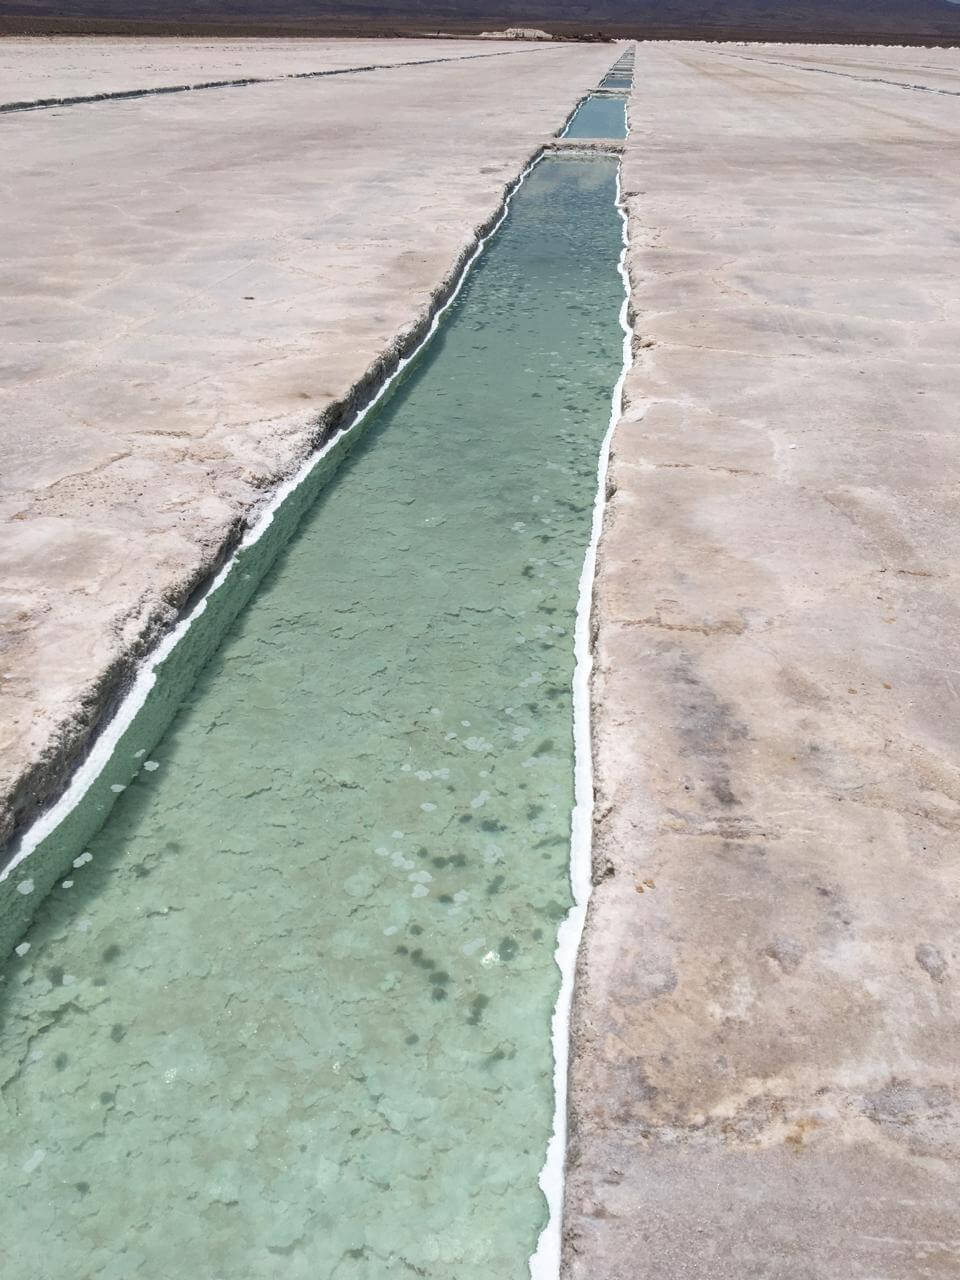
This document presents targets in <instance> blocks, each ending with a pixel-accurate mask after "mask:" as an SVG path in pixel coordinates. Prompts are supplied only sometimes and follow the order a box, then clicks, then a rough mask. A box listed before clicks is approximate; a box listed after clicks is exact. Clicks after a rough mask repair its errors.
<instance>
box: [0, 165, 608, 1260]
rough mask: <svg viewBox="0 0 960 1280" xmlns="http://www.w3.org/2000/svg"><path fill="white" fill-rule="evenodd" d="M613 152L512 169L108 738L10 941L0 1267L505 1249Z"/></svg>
mask: <svg viewBox="0 0 960 1280" xmlns="http://www.w3.org/2000/svg"><path fill="white" fill-rule="evenodd" d="M615 174H616V168H615V162H614V160H613V159H611V158H609V157H597V158H591V159H575V158H560V157H558V158H551V159H548V160H545V161H544V162H543V163H541V164H540V165H539V166H538V167H537V168H536V169H535V170H534V171H533V173H532V174H531V175H530V176H529V178H528V179H527V181H526V183H525V184H524V185H523V186H522V187H521V189H520V191H519V193H518V194H517V196H516V198H515V202H514V205H513V208H512V211H511V214H510V216H509V218H508V219H507V221H506V223H505V224H504V226H503V227H502V229H501V230H500V232H499V233H498V235H497V236H496V238H495V239H494V240H493V241H492V242H491V243H490V245H489V246H488V249H487V251H486V253H485V254H484V256H483V257H482V258H481V259H480V261H479V263H478V264H477V266H476V267H475V269H474V271H473V273H472V274H471V276H470V277H469V279H468V282H467V284H466V286H465V288H464V289H463V291H462V293H461V294H460V296H459V298H458V299H457V300H456V302H455V303H454V305H453V307H452V309H451V313H450V314H449V316H448V318H447V320H446V321H445V323H444V325H443V328H442V330H441V332H440V334H439V335H438V337H437V338H436V339H435V341H434V342H433V344H432V345H431V347H430V348H429V349H428V352H427V354H426V355H425V357H424V358H423V359H422V361H421V362H420V363H419V365H417V366H416V367H415V369H414V370H412V371H411V372H410V373H409V374H408V376H407V378H406V380H405V382H404V383H403V384H402V385H401V386H400V388H399V390H398V391H397V392H396V394H395V395H394V396H393V397H392V399H390V400H389V401H388V402H387V403H386V404H385V405H384V407H383V408H382V409H381V410H380V412H379V413H378V414H377V416H376V418H375V419H374V421H373V423H372V425H371V426H370V427H369V428H368V429H367V430H366V433H365V434H364V435H363V437H362V439H360V440H359V443H358V444H357V445H356V447H355V448H354V449H353V451H352V452H351V453H350V454H349V456H348V457H347V458H346V460H345V461H344V462H343V464H342V466H341V468H340V471H339V473H338V474H337V476H336V479H335V480H334V481H333V482H332V484H330V485H329V487H328V488H326V489H325V490H324V491H323V492H322V494H321V495H320V496H319V498H318V500H317V501H316V502H315V503H314V505H313V506H312V508H311V510H310V511H309V512H308V514H307V515H306V518H305V519H304V521H303V523H302V525H301V527H300V530H299V532H298V534H297V536H296V537H295V538H294V540H293V541H292V542H291V543H290V544H289V546H288V547H287V548H286V550H285V551H284V553H283V554H282V556H281V557H280V559H279V560H278V561H277V563H276V564H275V566H274V568H273V570H272V571H271V572H270V573H269V575H268V576H267V578H266V580H265V581H264V583H263V585H262V586H261V588H260V590H259V592H258V594H257V595H256V597H255V598H254V600H253V601H252V603H251V604H250V605H249V606H248V607H247V608H246V610H245V611H244V612H243V613H242V614H241V616H240V617H239V619H238V621H237V622H236V623H235V625H234V626H233V627H232V629H231V631H230V632H229V634H228V635H227V637H226V638H225V640H224V641H223V643H222V645H221V646H220V648H219V650H218V651H217V652H216V654H215V656H214V657H213V658H212V659H211V660H210V661H209V662H208V664H207V665H206V667H205V668H204V670H203V672H202V673H201V675H200V677H199V679H198V680H197V683H196V685H195V686H194V688H193V690H192V693H191V694H190V696H189V698H188V700H187V702H186V704H185V705H184V706H183V708H182V709H181V711H180V712H179V714H178V715H177V717H176V719H175V720H174V722H173V724H172V725H171V727H170V729H169V730H168V732H167V733H166V735H165V736H164V737H163V739H162V740H161V742H160V744H159V745H158V746H157V747H156V748H154V749H153V750H152V751H150V752H149V754H148V755H145V756H139V757H138V756H137V755H136V725H135V726H134V729H133V730H132V731H131V734H128V735H127V738H125V739H124V741H123V742H122V743H121V748H120V750H122V751H123V752H124V753H126V755H127V756H128V757H129V760H130V761H132V762H134V763H135V764H136V766H137V767H138V768H139V772H138V773H137V774H136V776H135V777H134V778H133V780H132V782H131V783H130V785H129V786H128V787H127V789H126V790H125V791H124V792H123V793H122V794H121V795H120V796H119V799H118V800H117V803H116V806H115V807H114V809H113V811H112V813H111V815H110V817H109V819H108V821H107V823H106V825H105V826H104V827H103V829H102V830H101V831H100V832H99V834H98V835H96V836H95V837H94V838H93V839H92V840H91V841H90V842H89V844H88V846H87V848H88V850H89V854H90V855H91V856H90V857H89V858H88V857H86V856H84V857H83V858H81V859H79V861H80V864H81V865H80V866H79V867H78V868H77V869H76V870H74V871H71V872H70V874H69V876H68V878H67V880H66V882H65V883H64V884H63V885H61V886H58V887H57V888H55V889H54V890H53V892H52V894H51V895H50V896H49V897H48V898H47V899H46V901H45V902H44V903H43V905H42V906H41V907H40V909H39V911H38V913H37V914H36V917H35V920H34V923H33V925H32V927H31V928H30V930H29V932H28V934H27V935H26V942H27V943H28V944H29V950H27V951H25V953H24V954H23V955H22V956H12V957H11V958H10V959H9V960H8V961H7V962H6V964H5V965H4V977H3V982H2V984H0V1081H2V1086H0V1124H2V1143H0V1149H2V1155H0V1171H2V1178H3V1185H4V1196H3V1200H2V1207H0V1228H2V1234H0V1239H2V1244H0V1253H2V1255H3V1256H2V1260H0V1274H2V1276H3V1280H68V1278H69V1280H87V1278H88V1277H89V1278H93V1277H96V1278H98V1280H101V1278H107V1280H132V1278H134V1277H136V1278H138V1280H170V1278H171V1277H175V1276H184V1277H189V1278H190V1280H246V1278H248V1277H256V1278H258V1280H274V1278H275V1277H295V1278H300V1277H303V1278H304V1280H307V1278H308V1277H309V1280H328V1278H329V1280H334V1278H335V1280H386V1278H388V1277H393V1276H397V1277H402V1276H408V1275H409V1276H427V1277H430V1278H431V1280H513V1278H514V1277H515V1278H516V1280H521V1278H522V1277H524V1276H526V1273H527V1261H526V1260H527V1256H528V1255H529V1253H530V1252H531V1251H532V1249H533V1247H534V1245H535V1242H536V1237H537V1233H538V1231H539V1229H540V1228H541V1226H542V1225H543V1220H544V1217H545V1206H544V1202H543V1199H542V1196H541V1193H540V1191H539V1189H538V1187H537V1175H538V1172H539V1169H540V1167H541V1164H542V1162H543V1158H544V1151H545V1147H546V1143H547V1138H548V1136H549V1132H550V1128H551V1121H552V1109H553V1099H552V1083H551V1072H552V1053H551V1045H550V1014H551V1010H552V1007H553V1003H554V1000H555V997H556V992H557V989H558V985H559V974H558V971H557V969H556V967H555V965H554V962H553V958H552V952H553V947H554V938H555V931H556V928H557V924H558V921H559V920H560V919H561V917H562V916H563V915H564V913H565V912H566V910H567V907H568V905H569V902H570V894H569V886H568V839H569V820H570V809H571V802H572V767H573V746H572V740H571V696H570V679H571V674H572V671H573V661H574V659H573V649H572V635H573V625H574V610H575V604H576V593H577V579H578V574H579V571H580V566H581V561H582V557H583V553H584V549H585V546H586V543H587V539H588V536H589V528H590V520H591V508H592V503H593V499H594V491H595V485H596V474H595V471H596V461H597V452H598V447H599V444H600V440H601V437H602V435H603V433H604V431H605V428H606V425H607V421H608V415H609V405H610V393H611V389H612V387H613V384H614V382H615V380H616V378H617V376H618V373H619V368H620V362H621V358H622V331H621V329H620V327H619V324H618V311H619V308H620V304H621V301H622V284H621V280H620V277H619V275H618V273H617V258H618V254H619V251H620V236H621V224H620V220H619V217H618V215H617V212H616V209H615V205H614V200H615ZM131 735H132V737H131ZM121 763H123V762H121ZM117 767H120V766H119V765H117ZM123 767H124V768H127V767H128V766H127V764H124V765H123ZM28 869H29V863H28V864H24V867H23V868H21V869H20V871H18V873H17V874H18V875H19V874H20V872H21V871H22V872H26V871H27V870H28ZM68 885H69V887H67V886H68Z"/></svg>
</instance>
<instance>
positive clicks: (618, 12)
mask: <svg viewBox="0 0 960 1280" xmlns="http://www.w3.org/2000/svg"><path fill="white" fill-rule="evenodd" d="M518 25H535V26H539V27H545V28H546V29H548V30H551V31H553V32H554V33H556V34H558V35H566V36H577V35H586V34H591V35H605V36H609V35H625V36H635V37H640V38H643V37H645V36H646V37H658V36H659V37H663V36H670V37H674V38H684V37H687V38H708V39H709V38H727V39H730V38H740V37H742V38H760V39H772V40H778V39H794V40H796V39H807V40H855V41H872V40H879V41H886V42H893V43H896V42H899V41H923V42H944V43H960V4H954V3H950V0H796V2H794V3H777V2H776V0H722V2H721V0H591V2H590V3H585V2H584V0H405V2H404V3H400V2H399V0H363V2H362V3H361V2H357V3H346V4H343V3H336V2H335V0H0V31H6V32H10V31H23V32H31V31H34V32H37V33H42V32H52V31H63V32H83V31H87V32H108V31H129V32H130V33H133V32H140V33H153V32H155V33H157V34H160V33H161V32H164V33H174V32H182V33H184V34H188V33H196V34H203V33H207V32H209V33H214V32H220V33H223V34H228V33H230V34H244V33H249V34H266V33H267V32H275V33H278V34H279V33H284V34H297V35H301V34H302V35H309V34H313V35H318V34H323V33H336V34H346V33H348V32H354V33H356V34H370V35H373V34H389V33H396V34H413V33H420V34H422V33H431V34H432V33H435V32H437V31H438V30H443V31H449V32H477V31H481V30H484V29H489V28H491V27H503V26H518Z"/></svg>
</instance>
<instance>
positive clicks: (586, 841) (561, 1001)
mask: <svg viewBox="0 0 960 1280" xmlns="http://www.w3.org/2000/svg"><path fill="white" fill-rule="evenodd" d="M616 199H617V211H618V213H619V214H620V220H621V224H622V237H623V248H622V249H621V251H620V258H619V261H618V264H617V269H618V271H619V273H620V278H621V280H622V281H623V291H624V297H623V302H622V304H621V307H620V326H621V328H622V329H623V365H622V367H621V370H620V376H619V378H618V379H617V381H616V384H615V386H614V388H613V393H612V396H611V402H610V422H609V425H608V427H607V430H606V434H605V435H604V437H603V441H602V443H601V445H600V453H599V457H598V459H597V488H596V495H595V497H594V503H593V517H592V521H591V526H590V541H589V542H588V544H587V550H586V553H585V555H584V558H583V567H582V569H581V571H580V584H579V590H578V593H577V617H576V625H575V628H574V656H575V666H574V672H573V681H572V692H573V741H574V806H573V811H572V813H571V815H570V887H571V890H572V895H573V905H572V906H571V907H570V909H569V911H568V912H567V914H566V916H565V917H564V919H563V920H561V922H560V925H559V927H558V929H557V947H556V951H555V952H554V959H555V960H556V962H557V967H558V969H559V970H560V990H559V992H558V994H557V1002H556V1005H555V1006H554V1011H553V1017H552V1019H551V1038H552V1043H553V1090H554V1093H553V1096H554V1116H553V1133H552V1135H551V1137H550V1141H549V1143H548V1145H547V1154H546V1159H545V1161H544V1165H543V1168H542V1169H541V1171H540V1179H539V1182H540V1189H541V1191H542V1192H543V1194H544V1196H545V1198H546V1201H547V1208H548V1214H549V1216H548V1219H547V1224H546V1226H545V1227H544V1228H543V1230H542V1231H541V1233H540V1238H539V1240H538V1242H537V1248H536V1251H535V1252H534V1253H533V1255H532V1256H531V1258H530V1261H529V1266H530V1280H558V1278H559V1276H560V1262H561V1251H562V1237H563V1196H564V1182H565V1178H564V1173H565V1164H566V1151H567V1092H568V1084H567V1080H568V1068H569V1059H570V1013H571V1008H572V1003H573V985H574V978H575V975H576V967H577V956H578V954H579V950H580V939H581V937H582V935H583V928H584V924H585V923H586V918H587V906H588V904H589V901H590V894H591V892H592V889H593V816H594V814H593V732H592V722H591V714H590V707H591V690H592V677H593V663H594V660H593V648H594V646H593V637H592V618H593V590H594V582H595V579H596V569H597V554H598V549H599V545H600V538H601V535H602V533H603V525H604V518H605V514H606V504H607V472H608V469H609V464H610V448H611V443H612V440H613V433H614V431H615V430H616V427H617V424H618V423H619V421H620V418H621V416H622V414H623V388H624V383H625V382H626V379H627V374H628V373H629V371H630V367H631V365H632V363H633V341H634V323H633V312H632V310H631V305H630V276H629V271H628V267H627V255H628V253H629V251H630V223H629V218H628V211H627V205H626V201H625V199H624V195H623V187H622V183H621V169H620V166H619V165H618V166H617V197H616Z"/></svg>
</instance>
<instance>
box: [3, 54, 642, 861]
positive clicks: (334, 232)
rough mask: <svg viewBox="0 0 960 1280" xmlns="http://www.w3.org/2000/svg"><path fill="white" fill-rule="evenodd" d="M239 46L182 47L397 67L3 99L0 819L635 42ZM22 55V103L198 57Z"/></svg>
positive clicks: (112, 688) (23, 812)
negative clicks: (214, 85)
mask: <svg viewBox="0 0 960 1280" xmlns="http://www.w3.org/2000/svg"><path fill="white" fill-rule="evenodd" d="M240 43H242V49H241V50H240V52H239V53H237V54H236V55H234V53H233V52H227V51H225V50H223V49H220V48H218V47H217V46H216V45H215V44H214V45H211V44H209V43H208V44H206V45H204V44H203V43H202V42H197V41H190V42H185V45H184V61H185V63H186V64H187V66H188V69H190V71H191V73H193V72H194V71H196V72H198V73H199V72H201V71H202V74H203V75H204V76H206V75H208V74H215V75H217V76H219V75H220V74H221V73H222V72H224V71H226V70H227V69H228V64H229V63H231V60H232V59H233V58H234V56H236V57H237V58H241V55H242V70H243V72H244V74H247V75H254V74H258V73H259V72H260V71H261V70H262V71H264V72H267V73H268V74H270V75H277V74H279V73H280V71H281V68H282V67H283V66H284V65H289V66H290V67H291V68H293V69H294V70H297V71H300V70H303V69H307V68H309V67H322V66H325V65H328V66H339V67H341V68H342V67H343V66H344V65H345V64H346V62H348V61H349V58H350V57H353V58H355V59H356V60H357V64H358V65H366V64H368V63H369V62H371V61H381V62H383V61H395V62H397V63H398V65H397V66H396V67H394V68H391V69H388V70H381V71H372V72H368V71H363V72H358V73H357V74H355V75H340V76H336V77H331V78H319V79H309V80H284V81H280V82H274V83H270V84H261V85H248V86H245V87H231V88H224V89H210V90H204V91H202V92H188V93H174V94H169V95H164V96H162V97H147V98H139V99H135V100H133V101H123V100H117V101H107V102H97V103H91V104H84V105H77V106H70V107H55V108H49V109H41V110H36V111H28V112H22V113H14V114H8V115H5V116H0V155H2V167H3V172H4V176H5V193H6V198H5V199H4V201H3V204H2V212H0V219H2V226H0V245H2V256H0V311H2V316H3V319H2V339H3V346H2V357H0V363H2V371H3V373H2V387H3V391H2V414H0V452H2V458H3V466H2V476H0V518H2V520H3V522H4V523H3V540H2V544H0V579H2V583H3V589H2V596H0V625H2V635H3V642H2V643H3V648H2V655H0V657H2V662H0V676H2V681H0V698H2V704H0V838H7V837H9V835H10V833H11V832H12V831H13V830H14V827H15V826H16V824H17V822H18V820H19V821H20V822H21V823H22V822H23V821H25V820H27V819H28V818H29V816H30V815H31V814H32V813H33V812H35V811H36V810H37V808H38V807H40V806H42V805H43V804H44V803H45V802H47V801H49V800H50V799H51V798H52V797H53V796H54V795H55V794H56V792H57V790H58V788H59V787H60V786H62V784H63V781H64V780H65V778H66V777H67V776H68V774H69V771H70V769H71V767H72V766H73V765H74V763H75V762H76V760H77V758H78V756H79V754H80V753H81V752H82V750H83V748H84V746H85V744H86V743H87V742H88V740H89V737H90V734H91V731H92V730H93V729H95V727H96V726H97V725H98V723H99V722H101V721H102V717H103V715H104V713H105V710H106V709H109V706H110V703H111V699H112V698H113V697H114V696H115V694H116V693H117V691H118V690H119V689H121V688H122V685H123V683H124V681H125V680H126V679H127V677H128V675H129V672H130V670H131V666H132V664H133V662H134V661H135V660H136V658H137V657H138V656H139V655H141V654H142V653H143V652H145V650H146V649H147V648H148V646H149V645H150V644H151V643H152V642H153V641H154V640H155V639H156V638H157V637H158V636H159V635H160V634H162V633H163V632H164V631H165V630H166V629H167V628H169V626H170V625H171V623H172V622H173V620H174V619H175V617H176V616H177V613H178V611H179V610H180V609H181V608H182V606H183V604H184V602H185V601H186V600H187V598H188V597H189V595H190V592H191V591H192V590H193V589H194V588H195V587H196V586H197V585H198V584H199V583H201V582H203V580H204V579H205V578H206V577H207V576H208V575H209V573H210V571H211V569H212V568H213V567H214V566H215V565H216V564H217V562H218V561H219V560H220V559H221V557H222V556H223V554H224V551H225V549H226V548H227V547H229V545H230V544H231V543H232V541H234V540H235V538H236V536H237V534H238V533H239V531H240V530H241V528H242V527H243V526H244V524H245V523H247V522H248V521H249V519H250V517H251V514H252V513H253V512H254V511H255V510H256V509H257V508H258V507H259V506H261V505H262V504H263V502H264V501H265V500H266V498H267V497H268V496H269V494H270V493H271V491H272V490H273V488H274V487H275V486H276V484H277V483H278V482H279V481H280V480H281V479H282V478H283V477H285V476H287V475H289V474H290V473H291V472H292V471H293V470H294V469H295V468H296V466H297V464H298V463H299V462H300V461H301V460H302V459H303V458H304V456H305V455H306V454H307V453H308V451H309V450H310V448H311V446H312V444H314V443H315V442H316V440H317V437H318V434H319V433H320V430H321V427H320V426H318V424H322V423H323V422H325V421H328V420H329V418H330V415H331V414H333V416H334V417H336V414H337V412H338V407H340V406H343V405H344V404H349V403H350V401H351V398H352V396H353V393H354V391H355V389H356V388H357V387H358V386H359V385H360V384H362V383H363V382H364V380H365V379H367V378H368V376H370V375H371V374H372V375H373V376H374V378H375V377H376V375H377V373H378V372H379V373H382V372H383V371H384V369H385V367H388V366H390V364H391V362H392V361H394V360H395V358H396V355H397V351H398V349H399V347H400V346H401V345H402V343H403V340H404V339H405V338H408V337H409V336H410V335H411V334H412V333H414V332H417V331H419V328H422V325H423V323H424V321H425V318H426V317H428V315H429V314H430V311H431V309H432V307H433V306H434V304H435V303H436V301H437V299H438V298H439V297H440V296H441V295H442V294H443V292H444V290H445V288H446V287H447V286H448V285H449V283H450V281H451V279H452V278H453V277H454V275H455V274H456V270H457V267H458V265H459V264H461V263H462V261H463V259H464V256H465V254H466V253H467V252H468V251H469V249H470V248H471V247H472V245H473V244H474V242H475V238H476V235H477V231H478V229H480V228H482V227H484V226H486V225H489V222H490V220H491V218H493V217H494V215H495V214H496V212H497V210H498V208H499V207H500V205H501V202H502V199H503V196H504V192H505V188H506V186H507V185H508V184H509V183H510V182H512V181H513V180H514V179H515V178H516V177H517V175H518V174H519V173H520V171H521V170H522V168H523V167H524V165H525V163H526V162H527V161H528V160H529V159H530V158H531V156H532V155H533V154H535V153H536V151H537V150H538V148H539V147H540V146H541V145H542V143H543V142H544V141H545V140H546V139H547V138H548V137H549V136H550V135H551V134H553V133H554V132H556V131H557V130H559V129H560V128H561V127H562V125H563V123H564V120H565V118H566V116H567V115H568V113H569V111H570V110H571V108H572V107H573V105H574V104H575V102H576V100H577V99H578V97H580V96H581V95H582V94H583V93H585V92H586V91H587V90H588V89H589V88H590V87H591V86H593V85H595V84H596V83H597V81H598V80H599V78H600V77H601V76H602V74H603V73H604V72H605V71H606V69H607V68H608V67H609V66H610V65H611V63H612V62H613V61H614V60H615V58H616V56H617V54H618V52H619V51H618V49H616V48H615V47H612V46H609V45H583V46H577V45H562V46H551V45H542V46H530V47H526V46H519V45H518V44H517V43H516V42H510V43H509V45H504V46H503V47H500V46H497V45H496V44H490V43H484V44H482V45H480V44H478V43H477V42H468V41H465V42H461V43H458V44H453V42H446V43H444V42H436V41H430V42H422V43H420V42H412V43H408V42H405V41H395V42H392V41H380V42H373V41H357V42H348V43H347V45H346V46H341V45H340V44H339V43H338V42H296V47H295V48H291V49H290V52H289V59H290V60H289V63H286V62H285V61H284V59H285V57H286V50H285V48H284V47H283V45H284V42H268V43H267V47H266V48H265V51H264V55H263V62H262V63H261V62H258V59H257V57H256V56H255V55H254V54H253V53H252V52H251V49H255V48H256V46H254V45H252V44H251V43H250V42H230V47H231V49H232V47H233V45H234V44H240ZM290 43H291V45H292V44H293V42H290ZM22 44H23V42H16V41H14V42H10V43H9V44H4V43H0V60H5V61H6V65H7V66H8V67H9V65H10V61H11V59H13V60H15V59H16V54H17V49H18V48H19V47H20V46H21V45H22ZM278 46H279V48H278ZM344 48H346V53H345V52H344ZM11 50H12V52H11ZM27 52H28V56H27V58H26V67H25V69H23V70H22V71H21V82H20V83H19V85H18V86H17V91H18V94H19V95H20V96H23V95H27V96H31V97H32V96H41V97H46V96H50V95H51V94H55V93H58V92H63V93H67V92H69V93H71V94H75V93H76V92H77V91H78V90H81V89H82V88H83V83H84V82H83V77H82V76H78V74H77V72H76V64H77V62H78V61H82V59H83V58H85V57H89V59H90V66H91V68H92V69H91V73H90V74H91V78H90V84H91V85H95V86H96V88H97V91H105V90H110V89H113V88H116V89H123V88H131V87H136V78H137V75H141V76H142V78H143V80H144V82H145V83H150V84H156V83H158V82H163V83H177V82H178V81H179V80H181V79H182V78H183V77H182V76H181V75H180V70H181V68H180V67H179V66H178V65H174V64H175V63H176V44H175V42H169V41H163V42H158V45H157V46H156V47H155V46H154V45H153V44H150V46H149V49H148V48H147V47H146V45H145V43H144V42H140V41H131V42H129V44H128V42H125V41H122V40H113V41H91V42H90V43H89V45H88V44H87V43H86V42H78V41H65V42H60V41H56V40H54V41H42V42H41V41H38V42H37V44H36V46H33V45H30V46H29V47H28V51H27ZM425 53H426V54H428V55H429V56H455V57H456V58H457V59H458V60H456V61H447V62H439V63H433V64H430V65H422V66H414V65H409V64H406V65H404V64H402V59H404V58H414V59H416V58H420V57H422V56H424V54H425ZM477 53H483V54H485V55H490V54H494V55H496V56H484V57H482V58H479V57H474V56H472V55H475V54H477ZM108 55H109V56H108ZM44 56H47V57H48V58H49V59H50V65H51V67H52V68H53V69H52V70H49V71H44V70H43V67H42V65H41V64H42V61H43V57H44ZM111 57H112V58H113V60H114V61H113V63H111V62H110V58H111ZM464 58H465V59H466V60H464ZM125 60H127V61H125ZM71 67H72V68H74V70H72V71H70V74H67V72H68V69H69V68H71ZM238 69H239V68H238ZM168 77H169V79H168ZM4 97H5V98H6V97H7V95H6V93H5V94H4Z"/></svg>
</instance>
